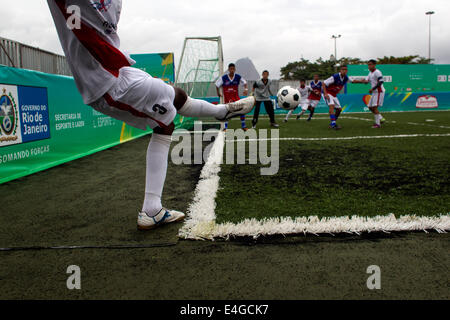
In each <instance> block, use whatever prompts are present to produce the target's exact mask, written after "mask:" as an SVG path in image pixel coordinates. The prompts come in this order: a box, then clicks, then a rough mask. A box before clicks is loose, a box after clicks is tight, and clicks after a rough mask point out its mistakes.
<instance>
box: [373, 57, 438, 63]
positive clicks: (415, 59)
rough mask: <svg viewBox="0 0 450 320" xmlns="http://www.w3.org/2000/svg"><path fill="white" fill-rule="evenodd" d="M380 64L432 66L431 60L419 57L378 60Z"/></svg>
mask: <svg viewBox="0 0 450 320" xmlns="http://www.w3.org/2000/svg"><path fill="white" fill-rule="evenodd" d="M378 63H379V64H430V63H431V60H430V59H427V58H424V57H421V56H419V55H414V56H405V57H393V56H390V57H387V56H385V57H384V58H378Z"/></svg>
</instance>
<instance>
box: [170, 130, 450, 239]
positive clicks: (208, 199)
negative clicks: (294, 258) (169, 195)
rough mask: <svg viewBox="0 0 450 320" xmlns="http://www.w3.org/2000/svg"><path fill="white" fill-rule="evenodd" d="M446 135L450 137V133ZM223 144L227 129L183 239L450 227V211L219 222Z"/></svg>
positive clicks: (198, 190) (183, 230)
mask: <svg viewBox="0 0 450 320" xmlns="http://www.w3.org/2000/svg"><path fill="white" fill-rule="evenodd" d="M410 136H411V135H410ZM410 136H408V137H410ZM413 136H430V135H413ZM431 136H436V135H431ZM437 136H442V135H437ZM445 136H450V134H448V135H445ZM401 137H403V136H401ZM369 138H373V137H369ZM332 139H337V138H332ZM303 140H306V139H303ZM341 140H342V139H341ZM224 147H225V134H224V132H219V134H218V137H217V139H216V142H215V143H214V146H213V148H212V149H211V153H210V156H209V158H208V161H207V162H206V164H205V166H204V167H203V169H202V172H201V175H200V180H199V182H198V184H197V188H196V190H195V194H194V199H193V201H192V203H191V204H190V206H189V208H188V211H187V219H186V222H185V224H184V225H183V227H182V228H181V229H180V231H179V237H180V238H184V239H188V240H214V239H229V238H230V237H253V238H255V239H256V238H258V237H261V236H272V235H290V234H291V235H292V234H314V235H320V234H339V233H349V234H361V233H364V232H369V233H370V232H400V231H426V230H436V231H437V232H439V233H445V232H446V231H449V230H450V213H449V214H442V215H440V216H439V217H419V216H415V215H407V216H402V217H400V218H396V217H395V215H393V214H391V215H387V216H376V217H371V218H369V217H360V216H352V217H348V216H347V217H332V218H322V219H321V218H319V217H318V216H311V217H302V218H295V219H293V218H291V217H285V218H271V219H265V220H256V219H246V220H244V221H242V222H240V223H237V224H234V223H223V224H217V223H216V214H215V209H216V201H215V199H216V196H217V191H218V189H219V180H220V177H219V173H220V170H221V164H222V162H223V151H224Z"/></svg>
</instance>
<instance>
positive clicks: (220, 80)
mask: <svg viewBox="0 0 450 320" xmlns="http://www.w3.org/2000/svg"><path fill="white" fill-rule="evenodd" d="M222 85H223V82H222V78H219V79H218V80H217V81H216V91H217V96H218V97H219V98H222V97H223V95H222V92H221V90H220V89H221V88H222Z"/></svg>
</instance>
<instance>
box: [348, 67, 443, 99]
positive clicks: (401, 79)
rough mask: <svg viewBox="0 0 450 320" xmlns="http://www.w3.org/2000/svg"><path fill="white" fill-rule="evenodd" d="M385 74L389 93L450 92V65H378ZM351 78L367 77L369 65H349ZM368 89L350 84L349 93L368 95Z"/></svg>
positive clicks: (385, 83)
mask: <svg viewBox="0 0 450 320" xmlns="http://www.w3.org/2000/svg"><path fill="white" fill-rule="evenodd" d="M377 67H378V69H380V71H381V72H382V73H383V76H384V80H385V82H384V86H385V88H386V91H387V92H389V93H393V92H394V93H408V92H446V91H447V92H450V65H448V64H385V65H378V66H377ZM348 74H349V76H350V77H366V76H367V75H368V74H369V69H368V68H367V65H349V66H348ZM367 91H368V87H367V86H365V85H360V84H349V85H348V88H347V93H367Z"/></svg>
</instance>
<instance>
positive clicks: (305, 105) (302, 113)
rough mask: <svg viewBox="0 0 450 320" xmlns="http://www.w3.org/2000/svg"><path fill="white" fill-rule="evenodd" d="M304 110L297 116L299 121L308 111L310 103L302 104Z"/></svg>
mask: <svg viewBox="0 0 450 320" xmlns="http://www.w3.org/2000/svg"><path fill="white" fill-rule="evenodd" d="M301 107H302V109H301V111H300V113H299V114H298V115H297V120H300V119H301V117H302V116H303V115H304V114H305V113H306V111H307V110H308V103H302V105H301Z"/></svg>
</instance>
